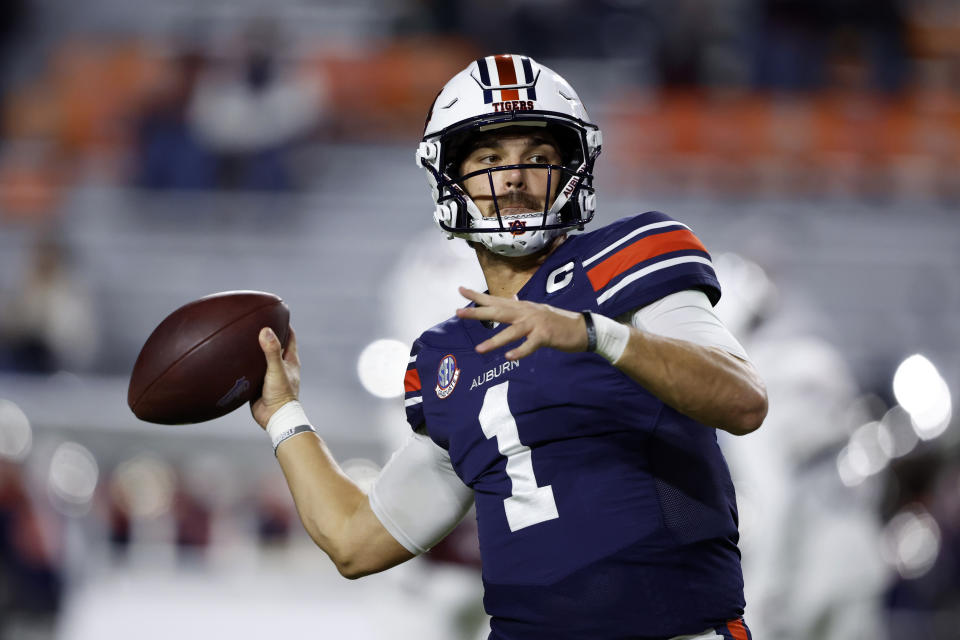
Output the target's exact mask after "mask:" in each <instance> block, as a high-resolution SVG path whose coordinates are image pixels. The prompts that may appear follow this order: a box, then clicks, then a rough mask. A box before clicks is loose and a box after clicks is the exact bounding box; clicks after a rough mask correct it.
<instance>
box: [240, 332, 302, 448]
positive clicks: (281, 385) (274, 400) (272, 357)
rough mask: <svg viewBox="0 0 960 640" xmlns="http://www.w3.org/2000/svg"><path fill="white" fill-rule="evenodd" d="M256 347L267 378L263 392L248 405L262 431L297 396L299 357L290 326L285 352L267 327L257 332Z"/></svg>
mask: <svg viewBox="0 0 960 640" xmlns="http://www.w3.org/2000/svg"><path fill="white" fill-rule="evenodd" d="M259 338H260V348H261V349H262V350H263V355H264V357H266V359H267V375H266V376H265V377H264V379H263V391H262V393H261V395H260V397H259V398H257V399H256V400H253V401H252V402H251V403H250V412H251V413H252V414H253V419H254V420H256V421H257V424H259V425H260V426H261V427H263V428H264V429H266V428H267V422H268V421H269V420H270V416H272V415H273V414H274V413H275V412H276V410H277V409H279V408H280V407H282V406H283V405H285V404H287V403H288V402H290V401H291V400H296V399H297V398H298V397H299V396H300V358H299V357H298V356H297V334H296V332H294V330H293V327H290V339H289V340H288V341H287V348H286V350H284V349H282V348H281V346H280V341H279V340H278V339H277V336H276V334H274V333H273V330H272V329H270V328H269V327H264V328H263V329H261V330H260V336H259Z"/></svg>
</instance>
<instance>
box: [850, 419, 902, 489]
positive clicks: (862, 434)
mask: <svg viewBox="0 0 960 640" xmlns="http://www.w3.org/2000/svg"><path fill="white" fill-rule="evenodd" d="M890 440H891V439H890V436H889V435H888V434H887V432H886V430H885V429H883V428H882V427H881V425H880V423H879V422H868V423H866V424H864V425H862V426H861V427H859V428H858V429H857V430H856V431H854V432H853V434H852V435H851V436H850V441H849V442H848V443H847V446H845V447H844V448H843V449H842V450H841V451H840V453H839V455H838V456H837V471H838V472H839V473H840V479H841V480H842V481H843V483H844V484H846V485H847V486H851V487H852V486H856V485H858V484H860V483H861V482H863V481H864V480H866V479H867V478H869V477H870V476H872V475H874V474H876V473H879V472H880V471H882V470H883V468H884V467H886V466H887V463H888V462H889V461H890V455H889V453H887V451H889V450H890V449H892V445H891V444H890Z"/></svg>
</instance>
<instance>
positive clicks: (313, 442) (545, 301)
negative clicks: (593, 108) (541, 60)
mask: <svg viewBox="0 0 960 640" xmlns="http://www.w3.org/2000/svg"><path fill="white" fill-rule="evenodd" d="M601 144H602V138H601V134H600V130H599V128H598V127H597V126H596V125H595V124H594V123H592V122H591V121H590V119H589V117H588V116H587V113H586V111H585V109H584V107H583V104H582V103H581V102H580V99H579V98H578V97H577V94H576V92H575V91H574V90H573V89H572V88H571V87H570V85H569V84H568V83H567V82H566V81H565V80H564V79H563V78H562V77H560V76H559V75H557V74H556V73H555V72H553V71H551V70H550V69H548V68H546V67H544V66H543V65H540V64H537V63H536V62H535V61H533V60H531V59H530V58H528V57H524V56H519V55H497V56H489V57H485V58H481V59H479V60H476V61H474V62H472V63H471V64H470V65H469V66H468V67H467V68H466V69H464V70H463V71H462V72H460V73H459V74H457V75H456V76H454V78H453V79H451V80H450V82H449V83H448V84H447V85H446V86H444V88H443V90H442V91H441V92H440V93H439V94H438V95H437V98H436V99H435V101H434V103H433V105H432V107H431V108H430V111H429V114H428V116H427V121H426V127H425V130H424V136H423V140H422V142H421V143H420V145H419V147H418V149H417V153H416V160H417V164H418V166H420V167H421V168H422V169H423V170H424V171H425V172H426V175H427V180H428V182H429V185H430V187H431V191H432V199H433V205H434V219H435V221H436V223H437V225H438V226H439V227H440V229H441V231H442V232H443V233H445V234H447V236H448V237H450V238H460V239H463V240H466V241H467V242H469V243H470V245H471V246H472V247H473V248H474V249H475V250H476V254H477V259H478V260H479V263H480V267H481V269H482V271H483V274H484V277H485V279H486V284H487V291H486V292H479V291H473V290H470V289H466V288H461V289H460V293H461V294H462V295H463V296H464V298H465V301H466V302H467V304H466V305H465V306H464V307H463V308H460V309H457V310H456V313H455V315H454V316H453V317H451V318H450V319H449V320H447V321H446V322H444V323H442V324H440V325H437V326H435V327H433V328H431V329H428V330H427V331H425V332H424V333H423V334H422V335H421V336H420V337H419V339H417V340H416V341H415V342H414V344H413V348H412V350H411V352H410V360H409V365H408V368H407V372H406V376H405V378H404V383H405V390H406V394H405V399H404V405H405V409H406V418H407V421H408V422H409V425H410V434H409V438H408V440H407V442H406V444H405V445H404V446H403V447H401V448H400V450H398V451H397V452H395V453H394V455H393V457H392V458H391V459H390V461H389V462H388V463H387V464H386V466H385V467H384V468H383V470H382V472H381V474H380V477H379V478H378V480H377V482H376V484H375V486H374V488H373V489H372V491H371V492H370V494H369V495H365V494H364V493H363V492H361V491H360V489H358V488H357V487H356V486H355V485H354V484H353V483H352V482H351V481H350V480H349V479H348V478H347V477H346V476H345V475H344V474H343V473H342V472H341V471H340V469H339V467H338V466H337V464H336V462H335V461H334V459H333V458H332V456H331V455H330V453H329V451H328V450H327V448H326V447H325V445H324V443H323V441H322V439H321V438H320V437H319V436H318V435H317V433H316V431H315V430H314V428H313V427H312V426H311V425H310V422H309V420H308V419H307V416H306V415H305V413H304V411H303V409H302V408H301V407H300V405H299V403H298V402H297V398H298V392H299V371H300V364H299V360H298V358H297V349H296V338H295V337H291V339H290V343H289V344H288V347H287V349H286V351H285V352H283V353H281V349H280V345H279V343H278V341H277V339H276V337H275V336H274V335H273V334H272V332H271V331H270V330H269V329H264V330H263V331H262V332H261V335H260V344H261V347H262V348H263V351H264V354H265V357H266V359H267V376H266V380H265V382H264V387H263V395H262V396H261V398H260V399H258V400H257V401H256V402H255V403H254V404H253V406H252V411H253V415H254V418H255V419H256V421H257V422H258V423H259V424H260V425H261V426H262V427H264V428H265V429H266V431H267V432H268V434H269V435H270V437H271V439H272V441H273V444H274V450H275V453H276V456H277V459H278V460H279V462H280V465H281V467H282V468H283V472H284V474H285V476H286V479H287V482H288V483H289V486H290V490H291V492H292V494H293V498H294V500H295V502H296V505H297V509H298V511H299V514H300V518H301V520H302V522H303V524H304V526H305V527H306V529H307V531H308V532H309V534H310V536H311V537H312V538H313V540H314V541H315V542H316V543H317V544H318V545H319V546H320V547H321V549H323V550H324V551H325V552H326V553H327V554H328V555H329V556H330V558H331V559H332V560H333V562H334V563H335V564H336V566H337V568H338V569H339V571H340V572H341V573H342V574H343V575H344V576H347V577H350V578H356V577H360V576H364V575H367V574H370V573H374V572H377V571H382V570H384V569H387V568H389V567H392V566H394V565H396V564H399V563H401V562H404V561H406V560H408V559H410V558H413V557H414V556H416V555H418V554H420V553H423V552H425V551H426V550H428V549H430V547H431V546H432V545H434V544H436V543H437V542H438V541H439V540H440V539H442V538H443V537H444V536H445V535H446V534H447V533H449V532H450V530H451V529H453V527H454V526H455V525H456V524H457V523H458V522H459V521H460V519H461V518H462V517H463V516H464V514H465V513H466V512H467V511H468V509H469V508H470V506H472V505H475V506H476V513H477V522H478V527H479V536H480V549H481V554H482V563H483V583H484V606H485V608H486V610H487V612H488V613H489V614H490V616H491V631H490V638H491V639H498V640H499V639H502V640H506V639H514V638H523V639H526V638H551V639H554V638H598V639H599V638H641V639H654V638H656V639H667V638H676V637H682V638H684V639H687V640H689V639H693V638H696V639H698V640H709V639H721V638H726V639H728V640H746V639H748V638H749V637H750V635H749V630H748V629H747V627H746V624H745V622H744V620H743V613H744V606H745V603H744V600H743V579H742V574H741V570H740V553H739V550H738V549H737V540H738V533H737V507H736V498H735V496H734V490H733V485H732V483H731V480H730V474H729V472H728V470H727V466H726V463H725V462H724V459H723V456H722V455H721V453H720V449H719V447H718V446H717V433H716V430H717V429H723V430H724V431H728V432H730V433H732V434H736V435H743V434H747V433H749V432H751V431H753V430H755V429H757V428H758V427H759V426H760V424H761V423H762V422H763V419H764V417H765V416H766V411H767V397H766V391H765V388H764V385H763V383H762V382H761V380H760V379H759V377H758V376H757V374H756V372H755V371H754V368H753V366H752V365H751V364H750V362H749V360H748V357H747V354H746V353H745V352H744V350H743V348H742V347H741V346H740V344H739V343H738V342H737V340H736V339H735V338H734V337H733V336H732V335H731V334H730V333H729V331H727V329H726V328H725V327H724V326H723V325H722V323H721V322H720V321H719V320H718V318H717V317H716V315H715V314H714V313H713V305H714V304H716V302H717V301H718V300H719V298H720V286H719V283H718V282H717V278H716V274H715V273H714V270H713V266H712V263H711V260H710V254H709V253H708V252H707V250H706V248H705V247H704V245H703V244H702V243H701V242H700V240H699V239H698V238H697V237H696V236H695V235H694V234H693V232H692V231H691V230H690V229H689V228H688V227H687V226H686V225H684V224H682V223H681V222H679V221H676V220H674V219H672V218H670V217H669V216H667V215H664V214H662V213H659V212H655V211H651V212H647V213H642V214H639V215H635V216H631V217H627V218H624V219H621V220H619V221H617V222H614V223H612V224H610V225H608V226H605V227H602V228H599V229H596V230H593V231H585V232H584V233H577V234H570V233H569V232H570V231H572V230H584V227H585V225H587V224H588V223H589V222H590V220H591V219H592V218H593V215H594V210H595V207H596V192H595V189H594V184H593V167H594V162H595V161H596V159H597V156H598V154H599V153H600V148H601Z"/></svg>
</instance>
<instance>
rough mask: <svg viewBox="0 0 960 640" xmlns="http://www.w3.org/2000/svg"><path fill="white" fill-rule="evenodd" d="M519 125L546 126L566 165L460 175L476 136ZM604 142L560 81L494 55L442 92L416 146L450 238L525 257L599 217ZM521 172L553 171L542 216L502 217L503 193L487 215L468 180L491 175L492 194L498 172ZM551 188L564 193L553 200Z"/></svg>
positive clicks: (516, 59) (437, 215)
mask: <svg viewBox="0 0 960 640" xmlns="http://www.w3.org/2000/svg"><path fill="white" fill-rule="evenodd" d="M514 126H530V127H545V128H546V130H547V131H549V132H550V134H551V135H552V136H553V138H554V139H556V141H557V145H558V150H559V151H560V156H561V158H562V160H561V162H562V164H560V165H555V164H520V165H515V164H514V165H505V166H496V167H490V168H488V169H481V170H480V171H474V172H472V173H469V174H467V175H464V176H461V175H459V174H460V163H461V161H462V160H463V157H462V156H463V150H464V149H465V148H467V147H466V143H467V142H468V141H469V139H470V138H471V137H472V136H474V135H476V134H478V133H481V132H487V131H492V130H495V129H499V128H503V127H514ZM601 140H602V138H601V135H600V129H599V128H598V127H597V125H595V124H593V123H591V122H590V120H589V118H588V117H587V112H586V110H585V109H584V107H583V103H581V102H580V98H579V97H577V94H576V92H575V91H574V90H573V88H572V87H571V86H570V85H569V84H568V83H567V81H566V80H564V79H563V78H562V77H560V75H558V74H557V73H554V72H553V71H551V70H550V69H548V68H547V67H544V66H543V65H540V64H538V63H536V62H534V61H533V60H532V59H530V58H528V57H526V56H520V55H512V54H503V55H497V56H487V57H485V58H479V59H478V60H475V61H473V62H471V63H470V65H469V66H468V67H467V68H466V69H464V70H463V71H461V72H460V73H458V74H457V75H455V76H454V77H453V78H452V79H451V80H450V81H449V82H448V83H447V84H446V85H445V86H444V87H443V89H442V90H441V91H440V93H439V94H437V97H436V99H435V100H434V101H433V105H432V106H431V107H430V112H429V113H428V114H427V121H426V124H425V126H424V131H423V141H422V142H421V143H420V146H419V147H418V148H417V165H418V166H420V167H423V168H424V169H425V170H426V172H427V181H428V182H429V183H430V187H431V190H432V194H433V199H434V202H435V204H436V206H435V209H434V214H433V215H434V220H435V221H436V223H437V225H438V226H439V227H440V228H441V229H442V230H443V231H444V232H446V234H447V237H449V238H463V239H465V240H470V241H473V242H479V243H481V244H482V245H483V246H485V247H487V248H488V249H489V250H490V251H492V252H494V253H497V254H500V255H504V256H522V255H529V254H531V253H535V252H537V251H539V250H541V249H543V248H544V247H546V246H547V245H548V244H549V243H550V241H551V240H552V239H553V238H555V237H556V236H558V235H561V234H562V233H563V232H564V231H565V230H566V229H572V228H580V229H582V228H583V225H585V224H586V223H588V222H590V220H591V219H593V214H594V210H595V209H596V192H595V190H594V187H593V164H594V162H595V161H596V159H597V156H598V155H599V154H600V145H601ZM518 168H519V169H538V170H543V171H546V172H547V193H546V194H545V198H544V202H545V203H546V204H545V205H544V208H543V211H538V212H530V213H519V214H514V215H501V213H500V206H499V205H498V204H497V196H498V195H499V194H496V193H493V194H492V195H493V203H494V207H495V213H496V216H495V217H492V216H491V217H484V215H483V214H482V213H481V211H480V208H479V207H478V206H477V204H476V203H475V202H474V201H473V199H472V198H471V197H470V196H469V195H468V194H467V192H466V189H465V188H464V186H463V184H464V181H465V180H466V179H468V178H471V177H473V176H476V175H479V174H487V179H488V180H489V181H490V185H491V190H493V172H496V171H505V170H513V169H518ZM558 181H559V184H558ZM551 185H554V186H556V187H557V188H556V197H555V198H554V199H553V201H552V202H551V199H550V195H551Z"/></svg>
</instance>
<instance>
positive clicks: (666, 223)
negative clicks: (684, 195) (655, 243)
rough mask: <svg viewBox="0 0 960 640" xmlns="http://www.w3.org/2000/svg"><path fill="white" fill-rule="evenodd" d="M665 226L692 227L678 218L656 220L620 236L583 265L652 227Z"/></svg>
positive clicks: (659, 227)
mask: <svg viewBox="0 0 960 640" xmlns="http://www.w3.org/2000/svg"><path fill="white" fill-rule="evenodd" d="M663 227H683V228H684V229H689V228H690V227H688V226H687V225H685V224H683V223H682V222H677V221H676V220H667V221H664V222H654V223H653V224H648V225H646V226H644V227H640V228H639V229H634V230H633V231H631V232H630V233H628V234H627V235H625V236H623V237H622V238H620V239H619V240H617V241H616V242H614V243H613V244H611V245H610V246H609V247H607V248H606V249H604V250H603V251H601V252H600V253H598V254H596V255H594V256H591V257H589V258H587V259H586V260H584V261H583V266H584V267H586V266H587V265H588V264H590V263H591V262H594V261H596V260H597V259H598V258H600V257H601V256H604V255H606V254H608V253H610V252H611V251H613V250H614V249H616V248H617V247H619V246H620V245H622V244H623V243H624V242H626V241H627V240H629V239H630V238H633V237H634V236H637V235H640V234H641V233H646V232H647V231H650V230H652V229H662V228H663Z"/></svg>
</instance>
